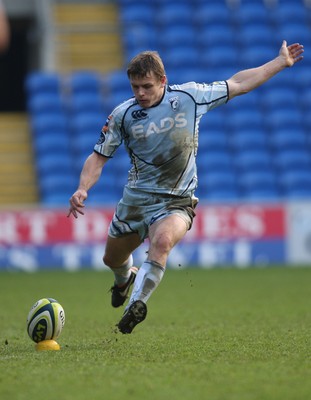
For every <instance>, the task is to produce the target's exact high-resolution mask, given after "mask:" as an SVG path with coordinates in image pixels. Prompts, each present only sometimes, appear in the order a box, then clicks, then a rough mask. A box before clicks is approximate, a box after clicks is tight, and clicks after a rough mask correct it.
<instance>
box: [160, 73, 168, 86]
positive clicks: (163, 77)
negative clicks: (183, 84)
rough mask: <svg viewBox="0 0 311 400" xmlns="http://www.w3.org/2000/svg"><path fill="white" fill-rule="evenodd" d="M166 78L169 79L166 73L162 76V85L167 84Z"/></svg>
mask: <svg viewBox="0 0 311 400" xmlns="http://www.w3.org/2000/svg"><path fill="white" fill-rule="evenodd" d="M166 80H167V79H166V75H163V76H162V78H161V85H162V87H164V86H165V84H166Z"/></svg>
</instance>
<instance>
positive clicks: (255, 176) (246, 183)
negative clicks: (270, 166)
mask: <svg viewBox="0 0 311 400" xmlns="http://www.w3.org/2000/svg"><path fill="white" fill-rule="evenodd" d="M238 184H239V185H240V187H241V190H242V192H243V193H244V195H247V193H249V192H250V191H254V190H256V191H259V190H261V191H267V193H268V192H272V193H273V192H277V181H276V176H275V172H274V170H257V171H254V170H253V171H246V172H244V173H240V174H239V177H238Z"/></svg>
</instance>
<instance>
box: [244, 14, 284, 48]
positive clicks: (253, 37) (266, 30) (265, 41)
mask: <svg viewBox="0 0 311 400" xmlns="http://www.w3.org/2000/svg"><path fill="white" fill-rule="evenodd" d="M237 40H238V43H239V45H240V46H242V47H245V48H249V47H252V46H253V45H254V43H255V44H256V43H260V44H262V45H269V46H271V45H275V46H277V45H279V44H280V43H279V42H276V39H275V35H274V31H273V29H272V28H271V27H270V25H269V23H268V21H261V22H252V23H244V24H242V25H241V26H240V28H239V29H238V31H237ZM276 50H277V47H276Z"/></svg>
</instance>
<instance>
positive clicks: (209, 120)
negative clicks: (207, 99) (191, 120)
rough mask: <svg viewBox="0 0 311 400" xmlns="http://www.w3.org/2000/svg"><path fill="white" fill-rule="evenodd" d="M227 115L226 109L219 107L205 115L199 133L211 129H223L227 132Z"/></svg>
mask: <svg viewBox="0 0 311 400" xmlns="http://www.w3.org/2000/svg"><path fill="white" fill-rule="evenodd" d="M225 128H226V114H225V107H218V108H215V109H213V110H211V111H210V112H208V113H207V114H205V115H203V117H202V118H201V120H200V125H199V131H200V132H201V131H208V130H209V129H221V130H223V131H225Z"/></svg>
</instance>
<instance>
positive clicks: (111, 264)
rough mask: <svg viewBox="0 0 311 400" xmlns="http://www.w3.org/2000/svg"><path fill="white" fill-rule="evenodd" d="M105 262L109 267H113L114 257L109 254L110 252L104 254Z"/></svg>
mask: <svg viewBox="0 0 311 400" xmlns="http://www.w3.org/2000/svg"><path fill="white" fill-rule="evenodd" d="M103 263H104V264H105V265H107V267H109V268H113V267H114V266H113V260H112V258H111V257H110V256H109V254H104V256H103Z"/></svg>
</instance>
